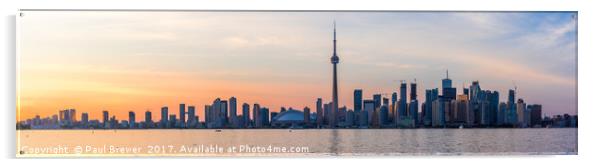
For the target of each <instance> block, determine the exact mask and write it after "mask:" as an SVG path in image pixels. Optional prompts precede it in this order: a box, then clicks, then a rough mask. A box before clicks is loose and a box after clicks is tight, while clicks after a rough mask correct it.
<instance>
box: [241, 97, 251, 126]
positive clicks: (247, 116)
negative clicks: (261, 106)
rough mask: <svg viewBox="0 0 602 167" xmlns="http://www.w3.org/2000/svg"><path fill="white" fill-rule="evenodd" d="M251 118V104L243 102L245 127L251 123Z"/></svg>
mask: <svg viewBox="0 0 602 167" xmlns="http://www.w3.org/2000/svg"><path fill="white" fill-rule="evenodd" d="M249 120H250V116H249V104H247V103H243V104H242V121H241V123H242V127H243V128H246V127H247V126H248V125H249Z"/></svg>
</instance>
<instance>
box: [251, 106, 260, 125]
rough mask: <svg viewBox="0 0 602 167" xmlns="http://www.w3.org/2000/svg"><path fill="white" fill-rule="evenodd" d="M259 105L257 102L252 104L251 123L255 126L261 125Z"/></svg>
mask: <svg viewBox="0 0 602 167" xmlns="http://www.w3.org/2000/svg"><path fill="white" fill-rule="evenodd" d="M260 110H261V107H260V106H259V104H257V103H255V104H253V123H254V127H255V128H259V127H261V111H260Z"/></svg>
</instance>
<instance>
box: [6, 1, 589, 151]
mask: <svg viewBox="0 0 602 167" xmlns="http://www.w3.org/2000/svg"><path fill="white" fill-rule="evenodd" d="M16 17H17V18H16V24H17V28H16V30H17V35H16V41H17V43H16V46H17V49H16V52H17V56H16V73H17V74H16V122H15V124H13V125H14V126H15V129H16V156H17V157H83V156H85V157H130V156H142V157H165V156H166V157H214V156H219V157H222V156H226V157H237V156H252V157H255V156H259V157H282V156H293V157H315V156H318V157H323V156H366V157H367V156H408V155H409V156H413V155H417V156H431V155H577V154H578V149H577V139H578V138H577V131H578V110H577V107H578V105H577V104H578V101H577V96H578V91H577V85H578V84H577V83H578V82H577V69H578V68H577V67H578V65H577V57H578V56H577V48H578V45H577V23H578V21H577V18H578V13H577V12H574V11H538V12H527V11H524V12H522V11H507V12H506V11H495V12H490V11H294V10H293V11H265V10H256V11H237V10H184V11H178V10H36V9H30V10H28V9H23V10H20V11H19V13H18V14H17V16H16ZM11 119H12V118H11Z"/></svg>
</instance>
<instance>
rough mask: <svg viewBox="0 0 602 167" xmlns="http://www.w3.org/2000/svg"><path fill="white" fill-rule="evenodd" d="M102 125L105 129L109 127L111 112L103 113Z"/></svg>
mask: <svg viewBox="0 0 602 167" xmlns="http://www.w3.org/2000/svg"><path fill="white" fill-rule="evenodd" d="M102 124H104V127H105V128H107V127H108V126H109V111H106V110H105V111H102Z"/></svg>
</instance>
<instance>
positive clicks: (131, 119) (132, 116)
mask: <svg viewBox="0 0 602 167" xmlns="http://www.w3.org/2000/svg"><path fill="white" fill-rule="evenodd" d="M129 124H130V126H129V127H130V128H135V127H136V113H134V111H130V112H129Z"/></svg>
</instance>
